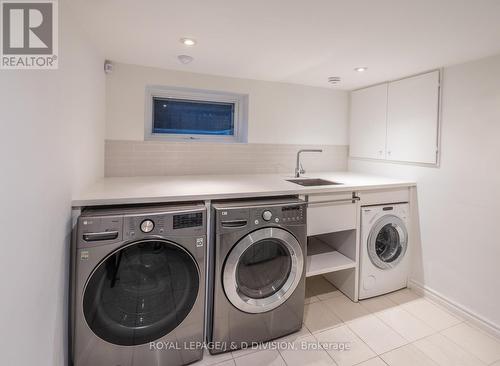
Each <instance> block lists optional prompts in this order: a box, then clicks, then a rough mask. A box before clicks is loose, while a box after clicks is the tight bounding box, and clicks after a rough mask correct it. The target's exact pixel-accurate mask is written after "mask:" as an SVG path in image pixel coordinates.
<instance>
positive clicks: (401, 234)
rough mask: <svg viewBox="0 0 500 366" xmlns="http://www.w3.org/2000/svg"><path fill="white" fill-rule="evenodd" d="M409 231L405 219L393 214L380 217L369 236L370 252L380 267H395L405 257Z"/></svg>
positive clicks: (376, 264) (375, 263)
mask: <svg viewBox="0 0 500 366" xmlns="http://www.w3.org/2000/svg"><path fill="white" fill-rule="evenodd" d="M407 247H408V233H407V230H406V227H405V225H404V223H403V221H402V220H401V219H400V218H399V217H397V216H393V215H387V216H384V217H382V218H380V219H379V220H378V221H377V222H376V223H375V225H374V226H373V228H372V231H371V232H370V235H369V238H368V254H369V256H370V259H371V261H372V263H373V264H374V265H375V266H377V267H378V268H380V269H389V268H394V267H395V266H396V265H397V264H398V263H399V262H400V261H401V260H402V259H403V257H404V255H405V253H406V249H407Z"/></svg>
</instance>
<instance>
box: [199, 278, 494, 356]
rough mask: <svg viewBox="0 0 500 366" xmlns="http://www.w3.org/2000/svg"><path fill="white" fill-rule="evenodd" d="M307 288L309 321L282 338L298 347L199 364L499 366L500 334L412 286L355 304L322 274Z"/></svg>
mask: <svg viewBox="0 0 500 366" xmlns="http://www.w3.org/2000/svg"><path fill="white" fill-rule="evenodd" d="M306 288H307V290H306V296H307V299H306V304H307V305H306V307H305V311H304V327H303V328H302V330H301V331H300V332H298V333H296V334H293V335H290V336H288V337H285V338H284V339H281V340H280V341H285V342H287V344H293V345H294V347H293V349H287V348H286V347H284V348H280V347H273V344H267V348H265V347H263V348H262V349H260V350H244V351H235V352H232V353H226V354H223V355H217V356H211V355H209V354H208V353H206V354H205V357H204V358H203V360H202V361H200V362H197V363H195V364H194V365H195V366H206V365H214V366H215V365H217V366H247V365H248V366H254V365H255V366H266V365H272V366H275V365H276V366H302V365H306V366H326V365H329V366H335V365H338V366H344V365H345V366H354V365H359V366H387V365H389V366H400V365H401V366H412V365H415V366H425V365H433V366H476V365H477V366H500V340H499V339H496V338H493V337H492V336H490V335H489V334H487V333H484V332H483V331H481V330H479V329H477V328H475V327H474V326H472V325H470V324H469V323H467V322H466V321H463V320H461V319H459V318H458V317H456V316H455V315H453V314H451V313H450V312H449V311H447V310H446V309H444V308H442V307H441V306H439V305H436V304H434V303H432V302H431V301H429V300H427V299H424V298H422V297H419V296H418V295H417V294H416V293H414V292H412V291H410V290H401V291H397V292H394V293H392V294H388V295H385V296H380V297H377V298H373V299H368V300H364V301H360V302H359V303H357V304H356V303H353V302H351V301H350V300H349V299H348V298H347V297H345V296H344V295H343V294H342V293H341V292H339V291H338V290H337V289H335V288H334V287H333V286H332V285H330V283H329V282H328V281H326V280H325V279H324V278H323V277H321V276H316V277H311V278H308V279H307V286H306ZM277 344H278V343H277V342H275V343H274V346H276V345H277ZM280 345H281V343H280ZM304 345H306V346H311V347H307V348H308V349H304ZM314 346H315V347H314ZM264 348H265V349H264ZM276 348H277V349H276ZM343 348H344V349H343Z"/></svg>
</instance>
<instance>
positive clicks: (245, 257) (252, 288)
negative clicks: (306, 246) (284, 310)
mask: <svg viewBox="0 0 500 366" xmlns="http://www.w3.org/2000/svg"><path fill="white" fill-rule="evenodd" d="M291 267H292V260H291V258H290V252H289V251H288V249H287V248H286V246H285V245H284V244H283V243H282V242H280V241H279V240H276V239H264V240H261V241H259V242H258V243H255V244H253V245H252V246H250V247H249V248H248V249H247V250H245V252H244V253H243V254H242V255H241V258H240V261H239V262H238V265H237V268H236V283H237V285H238V288H239V290H240V291H241V293H242V294H244V295H246V296H248V297H251V298H254V299H262V298H265V297H268V296H271V295H273V294H274V293H276V292H277V291H279V290H280V289H281V288H282V287H283V285H284V284H285V282H286V280H287V279H288V276H289V275H290V270H291Z"/></svg>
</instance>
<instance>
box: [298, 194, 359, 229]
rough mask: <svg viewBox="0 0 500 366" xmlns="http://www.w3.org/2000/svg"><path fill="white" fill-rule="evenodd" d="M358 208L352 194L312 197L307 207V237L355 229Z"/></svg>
mask: <svg viewBox="0 0 500 366" xmlns="http://www.w3.org/2000/svg"><path fill="white" fill-rule="evenodd" d="M356 206H357V205H356V201H355V200H353V198H352V192H346V193H336V194H327V195H310V196H309V199H308V206H307V236H312V235H319V234H327V233H333V232H336V231H343V230H350V229H355V228H356Z"/></svg>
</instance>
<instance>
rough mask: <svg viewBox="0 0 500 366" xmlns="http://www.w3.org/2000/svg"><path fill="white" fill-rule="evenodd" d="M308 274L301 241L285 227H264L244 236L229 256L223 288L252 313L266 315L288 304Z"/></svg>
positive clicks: (239, 306) (234, 301)
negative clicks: (265, 313)
mask: <svg viewBox="0 0 500 366" xmlns="http://www.w3.org/2000/svg"><path fill="white" fill-rule="evenodd" d="M303 274H304V255H303V252H302V247H301V245H300V244H299V242H298V241H297V239H296V238H295V237H294V236H293V235H292V234H291V233H289V232H288V231H286V230H284V229H281V228H263V229H259V230H256V231H254V232H252V233H250V234H248V235H246V236H245V237H243V238H242V239H241V240H240V241H239V242H238V243H236V245H235V246H234V247H233V249H232V250H231V252H230V253H229V255H228V256H227V259H226V263H225V265H224V270H223V278H222V280H223V285H224V291H225V293H226V296H227V297H228V299H229V301H231V303H232V304H233V305H234V306H236V307H237V308H238V309H240V310H242V311H245V312H248V313H263V312H266V311H270V310H272V309H274V308H276V307H278V306H280V305H281V304H282V303H284V302H285V301H286V300H287V299H288V298H289V297H290V295H292V294H293V292H294V291H295V289H296V288H297V286H298V284H299V283H300V281H301V279H302V278H303Z"/></svg>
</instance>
